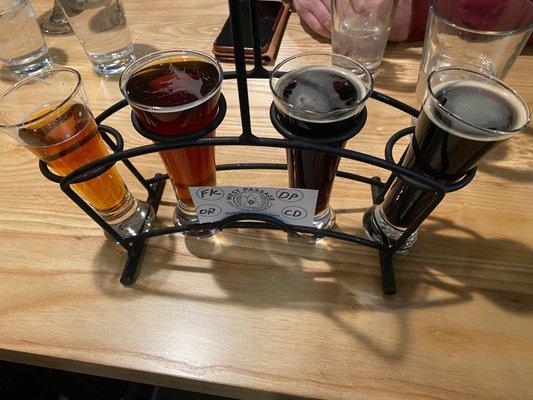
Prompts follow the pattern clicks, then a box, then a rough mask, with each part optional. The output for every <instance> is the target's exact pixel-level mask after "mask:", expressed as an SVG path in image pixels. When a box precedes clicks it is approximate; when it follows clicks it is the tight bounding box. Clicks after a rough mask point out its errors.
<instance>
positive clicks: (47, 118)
mask: <svg viewBox="0 0 533 400" xmlns="http://www.w3.org/2000/svg"><path fill="white" fill-rule="evenodd" d="M0 130H2V131H4V132H6V133H8V134H9V135H10V136H12V137H13V138H15V139H16V140H17V141H19V142H20V143H22V144H23V145H24V146H25V147H26V148H27V149H28V150H30V151H31V152H32V153H34V154H35V155H36V156H37V157H39V158H40V159H41V160H43V161H44V162H45V163H46V164H47V165H48V166H49V167H50V168H51V169H52V170H53V171H55V172H56V173H57V174H59V175H61V176H65V175H68V174H69V173H71V172H72V171H74V170H76V169H77V168H80V167H82V166H84V165H86V164H88V163H90V162H91V161H95V160H98V159H100V158H103V157H105V156H107V155H108V154H109V151H108V149H107V147H106V145H105V144H104V141H103V140H102V138H101V136H100V133H99V132H98V129H97V126H96V122H95V120H94V118H93V115H92V114H91V112H90V110H89V108H88V105H87V99H86V95H85V92H84V90H83V84H82V81H81V77H80V74H79V73H78V72H77V71H75V70H73V69H70V68H54V69H52V70H50V71H46V72H43V73H42V74H40V75H37V76H33V77H30V78H26V79H24V80H22V81H20V82H19V83H17V84H16V85H14V86H13V87H11V88H10V89H9V90H7V91H6V92H5V93H4V94H2V95H1V96H0ZM72 188H73V189H74V191H76V193H78V194H79V195H80V196H81V197H82V198H83V199H84V200H85V201H86V202H87V203H88V204H89V205H90V206H91V207H92V208H93V209H94V210H95V211H96V212H97V213H98V214H99V215H100V216H101V217H102V218H103V219H104V220H105V221H107V222H108V223H109V224H110V225H111V226H112V227H113V229H115V231H117V232H118V233H119V234H120V235H121V236H123V237H131V236H135V235H136V234H137V233H138V232H140V231H146V230H149V229H150V227H151V226H152V223H153V218H154V213H153V210H152V208H151V207H150V206H149V205H148V204H146V203H144V202H141V201H138V200H136V199H135V198H134V197H133V196H132V194H131V193H130V192H129V190H128V188H127V187H126V185H125V184H124V181H123V180H122V178H121V177H120V175H119V173H118V170H117V168H116V167H115V166H112V167H111V168H109V169H108V170H107V171H105V172H104V173H102V174H101V175H99V176H97V177H95V178H93V179H90V180H88V181H86V182H82V183H77V184H73V185H72Z"/></svg>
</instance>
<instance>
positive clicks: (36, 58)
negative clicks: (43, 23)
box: [0, 0, 52, 77]
mask: <svg viewBox="0 0 533 400" xmlns="http://www.w3.org/2000/svg"><path fill="white" fill-rule="evenodd" d="M0 59H1V60H2V61H3V62H4V63H5V64H6V66H7V69H8V70H9V71H10V72H11V73H13V74H14V75H16V76H19V77H23V76H26V75H30V74H33V73H38V72H40V71H41V70H42V69H43V68H48V67H49V66H50V65H51V64H52V60H51V59H50V56H49V55H48V47H47V46H46V42H45V41H44V38H43V35H42V33H41V30H40V29H39V24H38V23H37V19H36V17H35V12H34V11H33V8H32V7H31V5H30V3H29V2H28V0H0Z"/></svg>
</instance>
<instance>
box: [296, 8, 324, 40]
mask: <svg viewBox="0 0 533 400" xmlns="http://www.w3.org/2000/svg"><path fill="white" fill-rule="evenodd" d="M300 15H301V17H302V18H303V20H304V21H305V22H306V23H307V25H309V27H310V28H311V29H312V30H314V31H315V32H316V33H318V34H319V35H322V36H324V37H327V38H329V37H331V33H330V31H329V30H328V29H326V28H324V26H322V24H321V23H320V21H319V20H318V19H317V18H316V17H315V16H314V15H313V14H311V13H310V12H308V11H307V12H304V13H302V14H300Z"/></svg>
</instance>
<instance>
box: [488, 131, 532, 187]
mask: <svg viewBox="0 0 533 400" xmlns="http://www.w3.org/2000/svg"><path fill="white" fill-rule="evenodd" d="M532 139H533V128H528V129H526V130H525V131H524V132H522V133H519V134H517V135H516V137H513V138H512V139H510V141H506V142H504V143H502V144H501V145H499V146H498V147H497V148H496V149H495V150H494V151H493V152H492V153H490V155H489V156H488V157H487V158H486V159H485V160H483V162H482V163H481V164H480V165H479V167H478V170H479V171H482V172H483V173H485V174H488V175H492V176H496V177H498V178H502V179H505V180H506V181H512V182H523V183H530V182H533V173H532V172H531V167H532V166H533V148H531V140H532ZM510 148H513V153H514V157H517V158H519V159H520V160H524V162H523V163H522V164H520V165H518V164H515V165H513V166H512V167H507V166H501V165H498V164H497V162H498V161H501V160H505V159H506V158H507V157H508V156H509V149H510Z"/></svg>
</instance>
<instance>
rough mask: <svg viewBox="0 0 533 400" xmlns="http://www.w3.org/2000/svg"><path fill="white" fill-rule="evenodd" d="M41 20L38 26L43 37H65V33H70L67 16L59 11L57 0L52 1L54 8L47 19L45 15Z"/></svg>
mask: <svg viewBox="0 0 533 400" xmlns="http://www.w3.org/2000/svg"><path fill="white" fill-rule="evenodd" d="M42 18H43V20H42V21H41V23H40V24H39V25H40V26H41V31H42V32H43V33H44V34H45V35H51V36H57V35H66V34H67V33H70V32H72V28H71V27H70V25H69V23H68V20H67V16H66V15H65V13H64V12H63V10H62V9H61V6H60V5H59V3H58V0H54V6H53V8H52V12H51V13H50V16H49V17H48V15H47V14H45V15H44V16H43V17H42Z"/></svg>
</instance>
